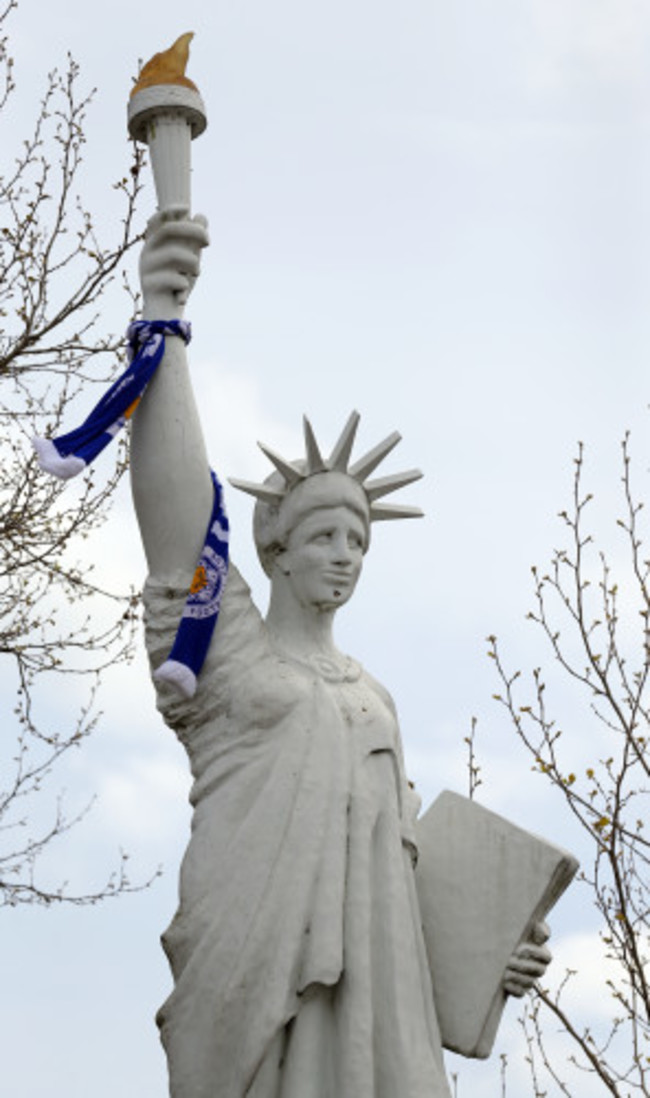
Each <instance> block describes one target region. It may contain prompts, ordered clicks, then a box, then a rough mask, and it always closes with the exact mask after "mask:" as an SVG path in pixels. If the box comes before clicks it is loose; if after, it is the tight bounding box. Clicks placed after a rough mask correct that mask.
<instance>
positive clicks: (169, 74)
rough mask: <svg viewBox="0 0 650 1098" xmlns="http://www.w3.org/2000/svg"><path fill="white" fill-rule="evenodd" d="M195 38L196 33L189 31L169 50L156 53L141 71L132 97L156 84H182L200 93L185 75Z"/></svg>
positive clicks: (132, 91)
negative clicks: (191, 45) (192, 42)
mask: <svg viewBox="0 0 650 1098" xmlns="http://www.w3.org/2000/svg"><path fill="white" fill-rule="evenodd" d="M193 38H194V32H193V31H188V33H187V34H181V36H180V38H177V39H176V41H175V42H174V44H173V46H170V47H169V49H168V50H163V51H162V53H155V54H154V55H153V57H152V58H151V61H147V63H146V65H143V66H142V68H141V69H140V75H139V76H138V79H137V80H136V82H135V84H134V85H133V88H132V89H131V95H135V93H136V92H139V91H142V89H143V88H150V87H152V86H153V85H155V84H182V85H183V86H184V87H186V88H192V90H193V91H198V88H197V86H196V84H194V83H193V82H192V81H191V80H190V79H188V77H187V76H186V75H185V69H186V67H187V61H188V58H189V56H190V42H191V41H192V39H193Z"/></svg>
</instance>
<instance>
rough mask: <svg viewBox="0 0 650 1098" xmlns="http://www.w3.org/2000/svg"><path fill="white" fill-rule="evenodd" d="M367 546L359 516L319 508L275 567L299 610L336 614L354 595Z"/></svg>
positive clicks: (295, 529) (300, 527)
mask: <svg viewBox="0 0 650 1098" xmlns="http://www.w3.org/2000/svg"><path fill="white" fill-rule="evenodd" d="M366 543H367V530H366V526H365V524H364V522H363V520H362V518H361V517H360V516H359V515H358V514H357V513H356V512H355V511H353V510H352V509H351V508H349V507H346V506H344V505H342V506H339V507H319V508H317V509H316V510H314V511H311V512H309V513H308V514H307V515H305V517H304V518H302V519H301V520H300V521H299V522H298V523H296V525H295V526H294V527H293V529H292V530H291V532H290V533H289V536H288V538H287V543H286V548H285V549H284V550H283V551H282V552H281V553H279V555H278V557H277V560H276V567H277V568H278V569H279V570H280V572H282V574H283V575H284V576H285V577H286V580H287V582H288V585H289V587H290V589H291V591H292V593H293V595H294V597H295V598H296V600H297V601H298V602H299V603H300V605H301V606H305V607H312V608H314V609H322V610H326V609H333V608H336V607H337V606H343V604H344V603H346V602H347V601H348V599H349V598H350V596H351V595H352V593H353V591H354V589H355V587H356V585H357V580H358V579H359V575H360V574H361V567H362V564H363V554H364V552H365V548H366Z"/></svg>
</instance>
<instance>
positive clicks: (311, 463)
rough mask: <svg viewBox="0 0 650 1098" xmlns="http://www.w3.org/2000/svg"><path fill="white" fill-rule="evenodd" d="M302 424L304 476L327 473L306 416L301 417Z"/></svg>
mask: <svg viewBox="0 0 650 1098" xmlns="http://www.w3.org/2000/svg"><path fill="white" fill-rule="evenodd" d="M302 423H303V429H304V432H305V452H306V455H307V473H306V476H308V477H310V476H312V475H313V474H314V473H325V472H326V471H327V466H326V464H325V462H324V461H323V457H322V454H321V452H320V450H319V449H318V443H317V442H316V436H315V434H314V429H313V427H312V425H311V423H310V422H309V420H308V419H307V416H303V417H302Z"/></svg>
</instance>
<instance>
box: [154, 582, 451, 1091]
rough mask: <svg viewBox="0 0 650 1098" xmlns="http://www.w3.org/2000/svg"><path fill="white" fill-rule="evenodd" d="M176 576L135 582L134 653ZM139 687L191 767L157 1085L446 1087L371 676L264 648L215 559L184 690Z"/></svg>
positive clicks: (174, 615)
mask: <svg viewBox="0 0 650 1098" xmlns="http://www.w3.org/2000/svg"><path fill="white" fill-rule="evenodd" d="M187 587H188V577H186V576H182V575H178V576H172V577H166V578H164V579H161V580H156V579H152V578H150V579H149V580H148V582H147V586H146V589H145V608H146V617H145V622H146V631H147V647H148V650H149V654H150V659H151V663H152V666H153V667H156V666H159V664H160V663H161V662H162V660H163V659H164V658H165V656H166V655H167V652H168V650H169V647H170V643H171V638H172V637H173V633H174V630H175V627H176V624H177V622H178V618H179V614H180V612H181V610H182V605H183V598H184V593H185V592H186V591H187ZM158 705H159V708H160V709H161V711H162V713H163V715H164V717H165V720H166V721H167V723H168V724H169V725H170V726H171V727H172V728H173V729H174V731H175V732H176V734H177V735H178V737H179V739H180V741H181V742H182V743H183V745H184V747H185V749H186V751H187V754H188V757H189V761H190V766H191V770H192V775H193V779H194V782H193V787H192V791H191V794H190V799H191V803H192V806H193V818H192V830H191V838H190V842H189V845H188V849H187V852H186V854H185V857H184V860H183V864H182V868H181V875H180V903H179V908H178V911H177V913H176V915H175V917H174V919H173V921H172V923H171V925H170V927H169V928H168V930H167V931H166V933H165V934H164V936H163V946H164V949H165V951H166V953H167V956H168V958H169V962H170V966H171V969H172V973H173V977H174V989H173V991H172V993H171V995H170V996H169V998H168V999H167V1000H166V1002H165V1003H164V1004H163V1006H162V1007H161V1009H160V1011H159V1015H158V1024H159V1026H160V1030H161V1038H162V1041H163V1044H164V1046H165V1049H166V1052H167V1057H168V1063H169V1074H170V1088H171V1096H172V1098H245V1096H246V1098H449V1089H448V1085H447V1082H446V1078H445V1074H444V1068H443V1064H442V1052H441V1046H440V1037H439V1033H438V1026H437V1022H436V1017H435V1010H434V1006H433V997H432V991H431V981H430V975H429V969H428V965H427V960H426V955H425V949H424V944H423V939H422V930H421V920H420V914H419V909H418V902H417V897H416V893H415V883H414V875H413V859H414V856H415V845H414V838H413V823H414V818H415V814H416V812H417V798H416V797H415V794H414V793H413V791H412V789H411V788H410V786H409V784H408V782H407V781H406V779H405V776H404V769H403V762H402V751H401V744H400V737H399V729H398V726H397V721H396V717H395V711H394V707H393V704H392V701H391V699H390V697H389V695H388V694H387V693H386V691H385V690H384V689H383V688H382V687H381V686H380V685H379V684H378V683H377V682H376V681H375V680H373V679H372V678H371V677H370V676H369V675H368V674H367V673H366V672H365V671H363V669H362V668H361V667H360V665H359V664H357V663H356V662H354V661H352V660H348V662H347V665H343V666H341V665H340V664H334V663H333V662H330V661H328V660H325V659H320V660H316V659H313V660H311V661H309V660H306V661H305V662H304V663H303V662H300V661H297V660H295V659H292V658H290V657H289V656H288V655H285V654H283V653H282V651H280V650H279V649H278V648H277V646H274V644H273V643H272V641H271V638H270V637H269V635H268V633H267V631H266V627H265V624H264V622H263V621H262V619H261V617H260V615H259V613H258V611H257V610H256V608H255V606H254V604H253V603H252V600H251V597H250V592H249V590H248V588H247V586H246V585H245V583H244V582H243V580H242V579H241V577H240V576H239V574H238V572H237V570H236V569H235V568H234V567H232V566H231V571H230V574H229V577H228V581H227V585H226V591H225V594H224V600H223V605H222V609H221V615H220V618H219V622H218V625H217V628H216V631H215V635H214V638H213V641H212V644H211V647H210V651H209V654H208V658H207V661H206V664H205V666H204V668H203V671H202V674H201V676H200V679H199V687H198V689H197V693H196V694H195V696H194V697H193V698H192V699H191V700H189V701H184V700H180V699H179V698H178V696H176V695H174V694H172V693H170V692H169V689H168V688H166V687H164V686H161V687H160V688H159V689H158Z"/></svg>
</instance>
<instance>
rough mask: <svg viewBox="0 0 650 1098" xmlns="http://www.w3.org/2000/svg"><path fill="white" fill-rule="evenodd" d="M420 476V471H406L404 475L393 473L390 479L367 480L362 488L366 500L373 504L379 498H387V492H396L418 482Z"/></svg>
mask: <svg viewBox="0 0 650 1098" xmlns="http://www.w3.org/2000/svg"><path fill="white" fill-rule="evenodd" d="M421 476H422V472H421V471H420V469H408V470H407V471H406V472H404V473H393V475H392V476H390V477H378V478H377V479H376V480H368V481H366V483H365V484H364V486H363V487H364V491H365V493H366V495H367V497H368V499H369V500H370V502H371V503H373V502H374V501H375V500H376V499H380V497H381V496H387V495H388V494H389V492H396V491H397V490H398V488H405V487H406V485H407V484H412V483H413V481H414V480H419V479H420V477H421Z"/></svg>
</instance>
